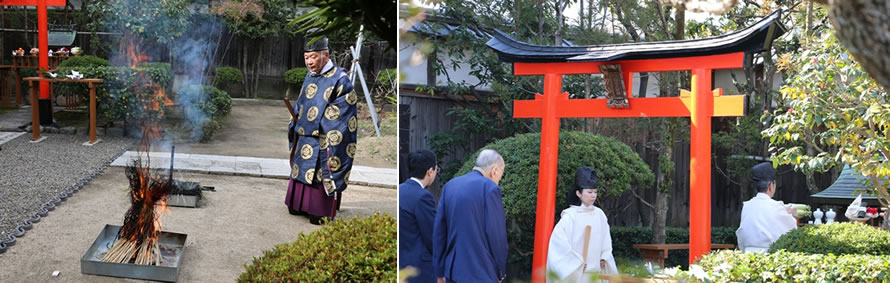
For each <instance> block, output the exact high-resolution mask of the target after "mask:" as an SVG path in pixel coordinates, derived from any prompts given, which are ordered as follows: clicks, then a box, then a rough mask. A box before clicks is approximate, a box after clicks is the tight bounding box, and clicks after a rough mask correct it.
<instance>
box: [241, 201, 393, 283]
mask: <svg viewBox="0 0 890 283" xmlns="http://www.w3.org/2000/svg"><path fill="white" fill-rule="evenodd" d="M396 231H397V230H396V219H395V218H393V217H392V216H389V215H386V214H380V213H379V212H378V213H374V216H370V217H364V218H356V217H354V218H351V219H348V220H347V219H342V218H339V219H337V220H336V221H334V222H333V223H328V224H325V226H324V227H322V228H320V229H318V230H315V231H313V232H311V233H308V234H304V233H300V235H299V237H298V238H297V240H296V241H295V242H293V243H289V244H282V245H278V246H276V247H275V248H274V249H272V250H271V251H264V252H263V256H262V257H259V258H254V259H253V263H251V264H250V265H245V266H244V268H245V269H246V271H245V272H244V273H242V274H241V276H240V277H238V282H393V281H394V280H395V278H396V273H397V270H398V268H397V266H396V239H397V232H396Z"/></svg>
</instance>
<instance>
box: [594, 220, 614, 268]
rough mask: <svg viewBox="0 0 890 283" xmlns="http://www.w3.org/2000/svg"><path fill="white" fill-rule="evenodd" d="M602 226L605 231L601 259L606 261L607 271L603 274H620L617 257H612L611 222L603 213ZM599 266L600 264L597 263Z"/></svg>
mask: <svg viewBox="0 0 890 283" xmlns="http://www.w3.org/2000/svg"><path fill="white" fill-rule="evenodd" d="M600 213H601V214H602V216H603V217H602V219H603V220H602V224H601V225H600V227H601V228H603V229H602V231H603V234H605V235H603V236H602V238H603V252H602V254H601V255H600V258H601V259H604V260H606V270H603V271H602V272H603V274H618V265H616V264H615V257H614V256H612V234H611V229H610V228H609V220H608V219H607V218H606V214H605V213H602V212H600ZM596 264H599V263H596Z"/></svg>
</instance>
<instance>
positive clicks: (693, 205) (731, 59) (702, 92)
mask: <svg viewBox="0 0 890 283" xmlns="http://www.w3.org/2000/svg"><path fill="white" fill-rule="evenodd" d="M744 56H745V54H744V53H743V52H738V53H733V54H725V55H711V56H699V57H687V58H672V59H649V60H630V61H613V62H579V63H514V65H513V66H514V74H515V75H544V94H543V95H540V94H538V95H536V96H535V99H534V100H516V101H514V102H513V109H514V110H513V118H540V119H542V122H541V159H540V166H539V171H538V174H539V178H538V201H537V215H538V217H537V218H536V219H535V241H534V243H535V244H534V256H533V269H532V270H533V275H532V276H533V281H534V282H542V281H543V278H544V277H543V276H544V272H543V270H544V268H545V266H546V264H547V248H548V243H549V242H550V234H551V232H552V231H553V226H554V219H553V217H546V216H547V215H555V214H554V211H555V204H556V175H557V173H556V169H557V158H558V156H559V152H558V148H559V120H560V119H561V118H593V117H612V118H615V117H629V118H631V117H641V118H642V117H690V118H691V120H692V125H691V128H692V131H691V144H690V148H691V154H690V163H691V165H690V172H689V178H690V184H689V187H690V188H689V189H690V194H689V195H690V197H689V205H690V208H689V238H690V239H689V261H690V263H692V261H694V260H695V259H697V258H699V257H701V256H702V255H704V254H706V253H708V252H709V251H710V250H711V117H720V116H742V115H744V108H745V96H744V95H739V96H722V93H723V91H722V89H716V90H714V89H712V86H711V77H712V71H713V70H717V69H738V68H741V67H742V66H743V62H744ZM604 64H608V65H613V64H617V65H621V70H622V77H623V78H624V83H625V84H626V87H625V89H626V90H627V97H628V105H629V107H628V108H609V107H608V106H607V102H606V101H607V100H606V99H569V96H568V93H563V92H562V76H563V75H572V74H595V73H599V66H600V65H604ZM683 70H692V91H691V92H685V91H684V93H683V94H684V95H681V96H680V97H659V98H631V96H632V95H631V91H632V89H633V88H632V86H633V79H632V74H633V73H636V72H667V71H683ZM686 94H688V95H686Z"/></svg>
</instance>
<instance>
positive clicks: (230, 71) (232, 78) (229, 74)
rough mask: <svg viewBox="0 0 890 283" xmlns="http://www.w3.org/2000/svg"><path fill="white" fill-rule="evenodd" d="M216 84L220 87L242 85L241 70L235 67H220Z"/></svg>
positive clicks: (217, 69)
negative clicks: (234, 84)
mask: <svg viewBox="0 0 890 283" xmlns="http://www.w3.org/2000/svg"><path fill="white" fill-rule="evenodd" d="M215 81H216V83H217V85H218V86H225V85H228V84H233V83H236V84H237V83H241V70H238V69H237V68H235V67H219V68H216V79H215Z"/></svg>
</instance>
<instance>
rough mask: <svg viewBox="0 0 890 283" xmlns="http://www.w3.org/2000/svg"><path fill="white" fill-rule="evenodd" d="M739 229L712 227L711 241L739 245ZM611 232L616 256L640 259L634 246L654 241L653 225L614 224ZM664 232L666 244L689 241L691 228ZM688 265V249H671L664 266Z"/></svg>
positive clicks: (672, 229)
mask: <svg viewBox="0 0 890 283" xmlns="http://www.w3.org/2000/svg"><path fill="white" fill-rule="evenodd" d="M737 229H738V228H737V227H711V243H719V244H733V245H738V244H737V242H738V241H737V240H736V236H735V231H736V230H737ZM609 232H610V233H609V234H610V235H611V236H612V255H614V256H615V257H616V258H627V259H631V260H640V251H639V250H637V249H635V248H633V245H635V244H651V243H652V228H651V227H620V226H612V227H610V228H609ZM664 234H665V239H664V242H665V244H683V243H689V228H686V227H666V228H665V231H664ZM688 265H689V251H686V250H672V251H670V252H668V258H667V259H665V261H664V266H668V267H669V266H681V267H686V266H688Z"/></svg>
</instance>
